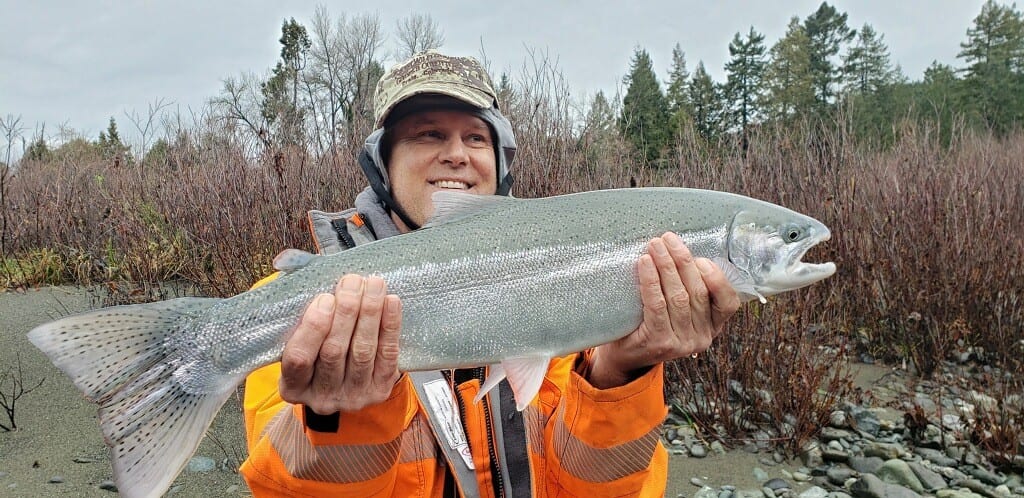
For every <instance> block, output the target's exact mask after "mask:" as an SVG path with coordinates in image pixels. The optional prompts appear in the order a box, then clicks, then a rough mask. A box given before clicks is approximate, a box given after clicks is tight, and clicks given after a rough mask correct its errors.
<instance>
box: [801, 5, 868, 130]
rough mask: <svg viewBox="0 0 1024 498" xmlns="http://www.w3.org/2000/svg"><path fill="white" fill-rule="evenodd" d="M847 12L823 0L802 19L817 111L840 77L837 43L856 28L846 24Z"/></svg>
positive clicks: (830, 97) (829, 97)
mask: <svg viewBox="0 0 1024 498" xmlns="http://www.w3.org/2000/svg"><path fill="white" fill-rule="evenodd" d="M846 19H847V15H846V13H845V12H844V13H839V11H837V10H836V9H835V7H832V6H831V5H829V4H828V3H827V2H822V4H821V5H820V6H819V7H818V10H816V11H815V12H814V13H813V14H811V15H810V16H807V19H806V20H804V25H803V26H804V30H805V32H806V34H807V39H808V41H809V49H810V64H809V66H808V68H807V69H808V71H809V72H810V76H811V79H812V80H813V81H814V97H815V102H816V105H817V108H818V111H819V112H821V111H824V110H827V109H828V108H829V105H830V104H831V103H832V101H833V98H834V96H835V90H834V87H835V84H836V82H837V81H838V80H839V69H838V68H837V67H836V65H835V64H834V62H833V58H835V57H836V55H837V54H839V50H840V46H841V45H842V44H843V43H845V42H848V41H850V39H852V38H853V36H854V34H855V32H854V31H853V30H852V29H850V28H849V26H847V25H846Z"/></svg>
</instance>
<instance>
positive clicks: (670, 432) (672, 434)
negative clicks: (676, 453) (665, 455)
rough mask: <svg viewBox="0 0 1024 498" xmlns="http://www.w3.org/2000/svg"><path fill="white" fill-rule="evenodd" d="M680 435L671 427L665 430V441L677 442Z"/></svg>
mask: <svg viewBox="0 0 1024 498" xmlns="http://www.w3.org/2000/svg"><path fill="white" fill-rule="evenodd" d="M678 434H679V433H678V432H677V431H676V429H675V428H674V427H669V428H668V429H665V441H669V442H671V441H675V440H676V436H677V435H678Z"/></svg>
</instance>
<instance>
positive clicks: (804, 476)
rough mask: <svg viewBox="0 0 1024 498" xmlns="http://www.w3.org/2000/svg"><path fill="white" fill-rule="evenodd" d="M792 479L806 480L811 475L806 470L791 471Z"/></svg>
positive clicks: (808, 479)
mask: <svg viewBox="0 0 1024 498" xmlns="http://www.w3.org/2000/svg"><path fill="white" fill-rule="evenodd" d="M793 480H794V481H796V482H807V481H810V480H811V476H809V475H807V473H806V472H799V471H798V472H793Z"/></svg>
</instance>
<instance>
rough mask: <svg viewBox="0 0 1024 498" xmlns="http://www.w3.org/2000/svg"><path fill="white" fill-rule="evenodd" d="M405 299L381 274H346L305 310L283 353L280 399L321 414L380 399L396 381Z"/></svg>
mask: <svg viewBox="0 0 1024 498" xmlns="http://www.w3.org/2000/svg"><path fill="white" fill-rule="evenodd" d="M401 325H402V303H401V301H400V300H399V299H398V296H395V295H386V294H385V284H384V280H383V279H381V278H380V277H366V278H365V279H364V278H363V277H362V276H360V275H345V276H344V277H342V279H341V281H340V282H338V285H337V287H336V288H335V290H334V294H333V295H331V294H321V295H319V296H317V297H316V298H315V299H314V300H313V302H312V303H311V304H310V305H309V307H308V308H306V312H305V313H304V314H303V315H302V319H301V321H300V322H299V325H298V326H297V327H296V328H295V332H294V333H293V334H292V336H291V337H290V338H289V339H288V342H287V343H286V344H285V347H284V352H283V353H282V354H281V381H280V387H279V389H280V391H281V398H282V399H284V400H285V401H287V402H289V403H302V404H304V405H306V406H308V407H309V408H310V409H311V410H313V412H315V413H317V414H319V415H328V414H331V413H334V412H338V411H354V410H359V409H361V408H363V407H366V406H369V405H374V404H377V403H380V402H382V401H384V400H386V399H388V397H389V396H390V395H391V390H392V388H394V386H395V382H397V381H398V378H399V373H398V335H399V329H400V328H401Z"/></svg>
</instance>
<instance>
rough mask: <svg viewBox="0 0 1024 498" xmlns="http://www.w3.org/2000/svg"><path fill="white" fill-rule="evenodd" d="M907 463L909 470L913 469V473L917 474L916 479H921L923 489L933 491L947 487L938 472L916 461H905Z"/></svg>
mask: <svg viewBox="0 0 1024 498" xmlns="http://www.w3.org/2000/svg"><path fill="white" fill-rule="evenodd" d="M907 464H908V465H909V466H910V470H912V471H914V475H915V476H917V479H918V480H919V481H921V486H922V487H923V488H924V490H925V491H927V492H929V493H934V492H935V491H938V490H940V489H945V488H947V487H949V485H948V484H946V480H945V479H943V478H942V476H941V475H939V473H938V472H935V471H933V470H931V469H929V468H927V467H925V466H924V465H921V464H920V463H918V462H907Z"/></svg>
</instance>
